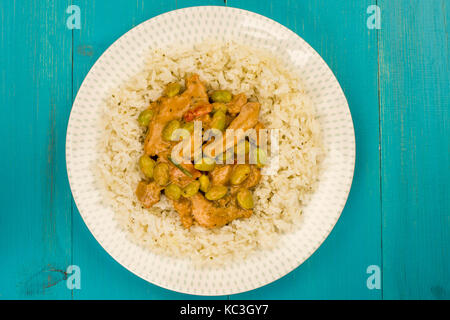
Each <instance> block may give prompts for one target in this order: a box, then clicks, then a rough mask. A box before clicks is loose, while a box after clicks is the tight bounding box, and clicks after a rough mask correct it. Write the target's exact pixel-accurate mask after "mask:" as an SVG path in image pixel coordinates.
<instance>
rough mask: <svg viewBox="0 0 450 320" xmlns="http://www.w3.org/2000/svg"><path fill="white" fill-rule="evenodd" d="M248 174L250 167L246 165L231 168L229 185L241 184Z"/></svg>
mask: <svg viewBox="0 0 450 320" xmlns="http://www.w3.org/2000/svg"><path fill="white" fill-rule="evenodd" d="M249 174H250V166H249V165H248V164H238V165H236V166H235V167H234V168H233V171H232V172H231V177H230V183H231V184H233V185H237V184H241V183H242V182H244V180H245V179H247V177H248V175H249Z"/></svg>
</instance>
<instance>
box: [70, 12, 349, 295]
mask: <svg viewBox="0 0 450 320" xmlns="http://www.w3.org/2000/svg"><path fill="white" fill-rule="evenodd" d="M211 38H217V39H223V40H228V39H234V40H236V41H237V42H244V43H246V44H248V45H250V46H254V47H260V48H266V49H269V50H271V51H272V52H274V53H276V54H277V55H278V56H280V57H281V58H282V59H284V61H287V62H288V63H289V64H291V65H292V66H293V67H295V69H296V70H298V72H299V73H300V74H299V75H300V78H301V79H302V80H303V82H304V84H305V86H306V89H307V90H308V92H309V95H310V96H311V97H312V99H313V102H314V103H315V106H316V109H317V113H318V116H319V117H320V123H321V125H322V129H323V136H324V143H325V146H326V149H327V157H326V160H325V168H324V171H323V173H322V175H321V180H320V183H319V187H318V190H317V191H316V192H315V193H314V195H313V197H312V199H311V202H310V203H309V205H308V206H307V207H306V208H305V209H304V220H303V222H302V224H301V226H299V228H298V229H297V231H296V232H294V233H291V234H287V235H284V236H282V237H281V240H280V243H279V246H278V247H277V249H275V250H272V251H261V252H257V253H256V254H254V255H252V256H250V257H249V258H247V259H246V260H245V261H242V262H241V263H239V264H237V263H236V264H232V265H228V266H226V267H222V268H219V269H218V268H211V269H204V270H200V269H193V268H190V267H189V263H188V262H187V261H182V260H176V259H172V258H167V257H163V256H158V255H155V254H153V253H151V252H149V251H147V250H144V249H142V248H141V247H139V246H137V245H135V244H133V243H132V242H130V241H129V240H128V239H127V238H126V235H125V233H124V232H123V231H121V230H120V229H119V227H118V226H117V224H116V222H115V220H114V219H113V216H114V214H113V212H112V210H111V209H110V208H108V207H107V206H105V205H103V204H102V203H101V200H102V199H101V192H100V190H98V188H97V186H96V184H95V180H94V176H93V174H92V164H93V162H94V161H95V159H96V158H97V153H96V152H97V151H96V150H97V149H98V148H97V141H98V138H99V136H100V134H101V132H100V129H99V126H98V120H99V117H100V114H101V113H100V107H101V105H102V99H104V98H105V97H106V95H107V94H108V90H110V89H111V88H114V87H117V86H118V85H120V84H121V83H123V82H124V81H126V80H127V79H129V78H130V77H131V76H133V75H134V74H136V73H138V72H139V71H140V69H141V68H142V66H143V63H144V58H145V55H146V54H147V53H148V51H149V50H150V49H151V48H158V47H165V46H168V45H170V44H174V43H183V44H187V43H198V42H201V41H202V40H206V39H211ZM66 159H67V173H68V176H69V181H70V186H71V189H72V193H73V197H74V199H75V202H76V204H77V207H78V209H79V211H80V213H81V215H82V217H83V219H84V221H85V223H86V225H87V226H88V228H89V230H90V231H91V232H92V234H93V235H94V237H95V238H96V239H97V241H98V242H99V243H100V244H101V245H102V246H103V248H105V250H106V251H107V252H108V253H109V254H110V255H111V256H112V257H113V258H114V259H116V260H117V261H118V262H119V263H120V264H122V265H123V266H124V267H125V268H127V269H128V270H130V271H131V272H133V273H135V274H136V275H138V276H139V277H141V278H143V279H145V280H147V281H149V282H151V283H154V284H156V285H159V286H161V287H164V288H167V289H171V290H175V291H179V292H184V293H190V294H198V295H225V294H234V293H239V292H243V291H247V290H251V289H255V288H258V287H261V286H263V285H265V284H268V283H270V282H272V281H274V280H277V279H279V278H280V277H282V276H284V275H286V274H287V273H288V272H290V271H292V270H293V269H294V268H296V267H298V266H299V265H300V264H301V263H303V261H305V260H306V259H307V258H308V257H309V256H310V255H311V254H312V253H313V252H314V251H315V250H316V249H317V248H318V247H319V246H320V245H321V243H322V242H323V241H324V240H325V238H326V237H327V236H328V234H329V233H330V232H331V230H332V229H333V227H334V225H335V224H336V222H337V220H338V219H339V216H340V214H341V211H342V209H343V208H344V205H345V202H346V200H347V196H348V193H349V191H350V186H351V182H352V178H353V170H354V163H355V136H354V131H353V123H352V118H351V115H350V111H349V108H348V104H347V101H346V99H345V96H344V94H343V92H342V89H341V87H340V86H339V83H338V82H337V80H336V78H335V77H334V75H333V73H332V72H331V70H330V69H329V68H328V66H327V65H326V64H325V62H324V61H323V60H322V58H321V57H320V56H319V55H318V54H317V53H316V52H315V51H314V50H313V49H312V48H311V47H310V46H309V45H308V44H307V43H306V42H305V41H304V40H303V39H301V38H300V37H299V36H297V35H296V34H295V33H293V32H292V31H290V30H289V29H287V28H285V27H284V26H282V25H280V24H278V23H276V22H275V21H273V20H270V19H268V18H265V17H263V16H261V15H258V14H255V13H252V12H248V11H245V10H240V9H235V8H227V7H193V8H186V9H180V10H175V11H171V12H168V13H165V14H162V15H160V16H157V17H155V18H152V19H150V20H148V21H146V22H144V23H142V24H140V25H138V26H137V27H135V28H133V29H132V30H130V31H129V32H127V33H126V34H125V35H124V36H122V37H121V38H120V39H118V40H117V41H116V42H114V44H113V45H112V46H111V47H109V48H108V50H106V51H105V53H104V54H103V55H102V56H101V57H100V59H99V60H98V61H97V62H96V63H95V65H94V66H93V67H92V69H91V70H90V72H89V73H88V75H87V77H86V79H85V80H84V82H83V84H82V85H81V88H80V90H79V91H78V94H77V97H76V99H75V102H74V105H73V108H72V112H71V114H70V120H69V125H68V128H67V141H66Z"/></svg>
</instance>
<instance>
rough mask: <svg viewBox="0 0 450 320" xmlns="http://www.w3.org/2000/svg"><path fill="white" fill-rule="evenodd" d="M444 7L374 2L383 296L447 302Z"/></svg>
mask: <svg viewBox="0 0 450 320" xmlns="http://www.w3.org/2000/svg"><path fill="white" fill-rule="evenodd" d="M449 5H450V4H449V3H448V1H445V0H443V1H406V0H405V1H380V7H381V11H382V17H383V18H382V29H381V30H380V36H379V41H380V97H381V100H380V101H381V133H382V148H381V150H382V171H381V173H382V199H383V206H382V211H383V260H384V269H383V274H384V282H383V287H384V296H385V298H387V299H444V298H446V299H448V298H450V274H449V271H450V254H449V249H450V184H449V181H450V113H449V107H450V90H449V88H450V73H449V71H450V70H449V42H448V33H449V26H448V22H449V8H448V6H449Z"/></svg>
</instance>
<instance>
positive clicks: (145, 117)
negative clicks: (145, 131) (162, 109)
mask: <svg viewBox="0 0 450 320" xmlns="http://www.w3.org/2000/svg"><path fill="white" fill-rule="evenodd" d="M152 118H153V110H152V109H146V110H144V111H142V112H141V113H140V114H139V117H138V122H139V124H140V125H141V126H143V127H146V126H148V124H149V123H150V120H152Z"/></svg>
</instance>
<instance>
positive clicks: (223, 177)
mask: <svg viewBox="0 0 450 320" xmlns="http://www.w3.org/2000/svg"><path fill="white" fill-rule="evenodd" d="M232 171H233V166H232V165H230V164H227V165H223V166H216V167H215V168H214V170H213V171H211V172H210V173H209V178H210V179H211V185H213V186H214V185H225V184H227V183H228V181H229V180H230V176H231V172H232Z"/></svg>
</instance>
